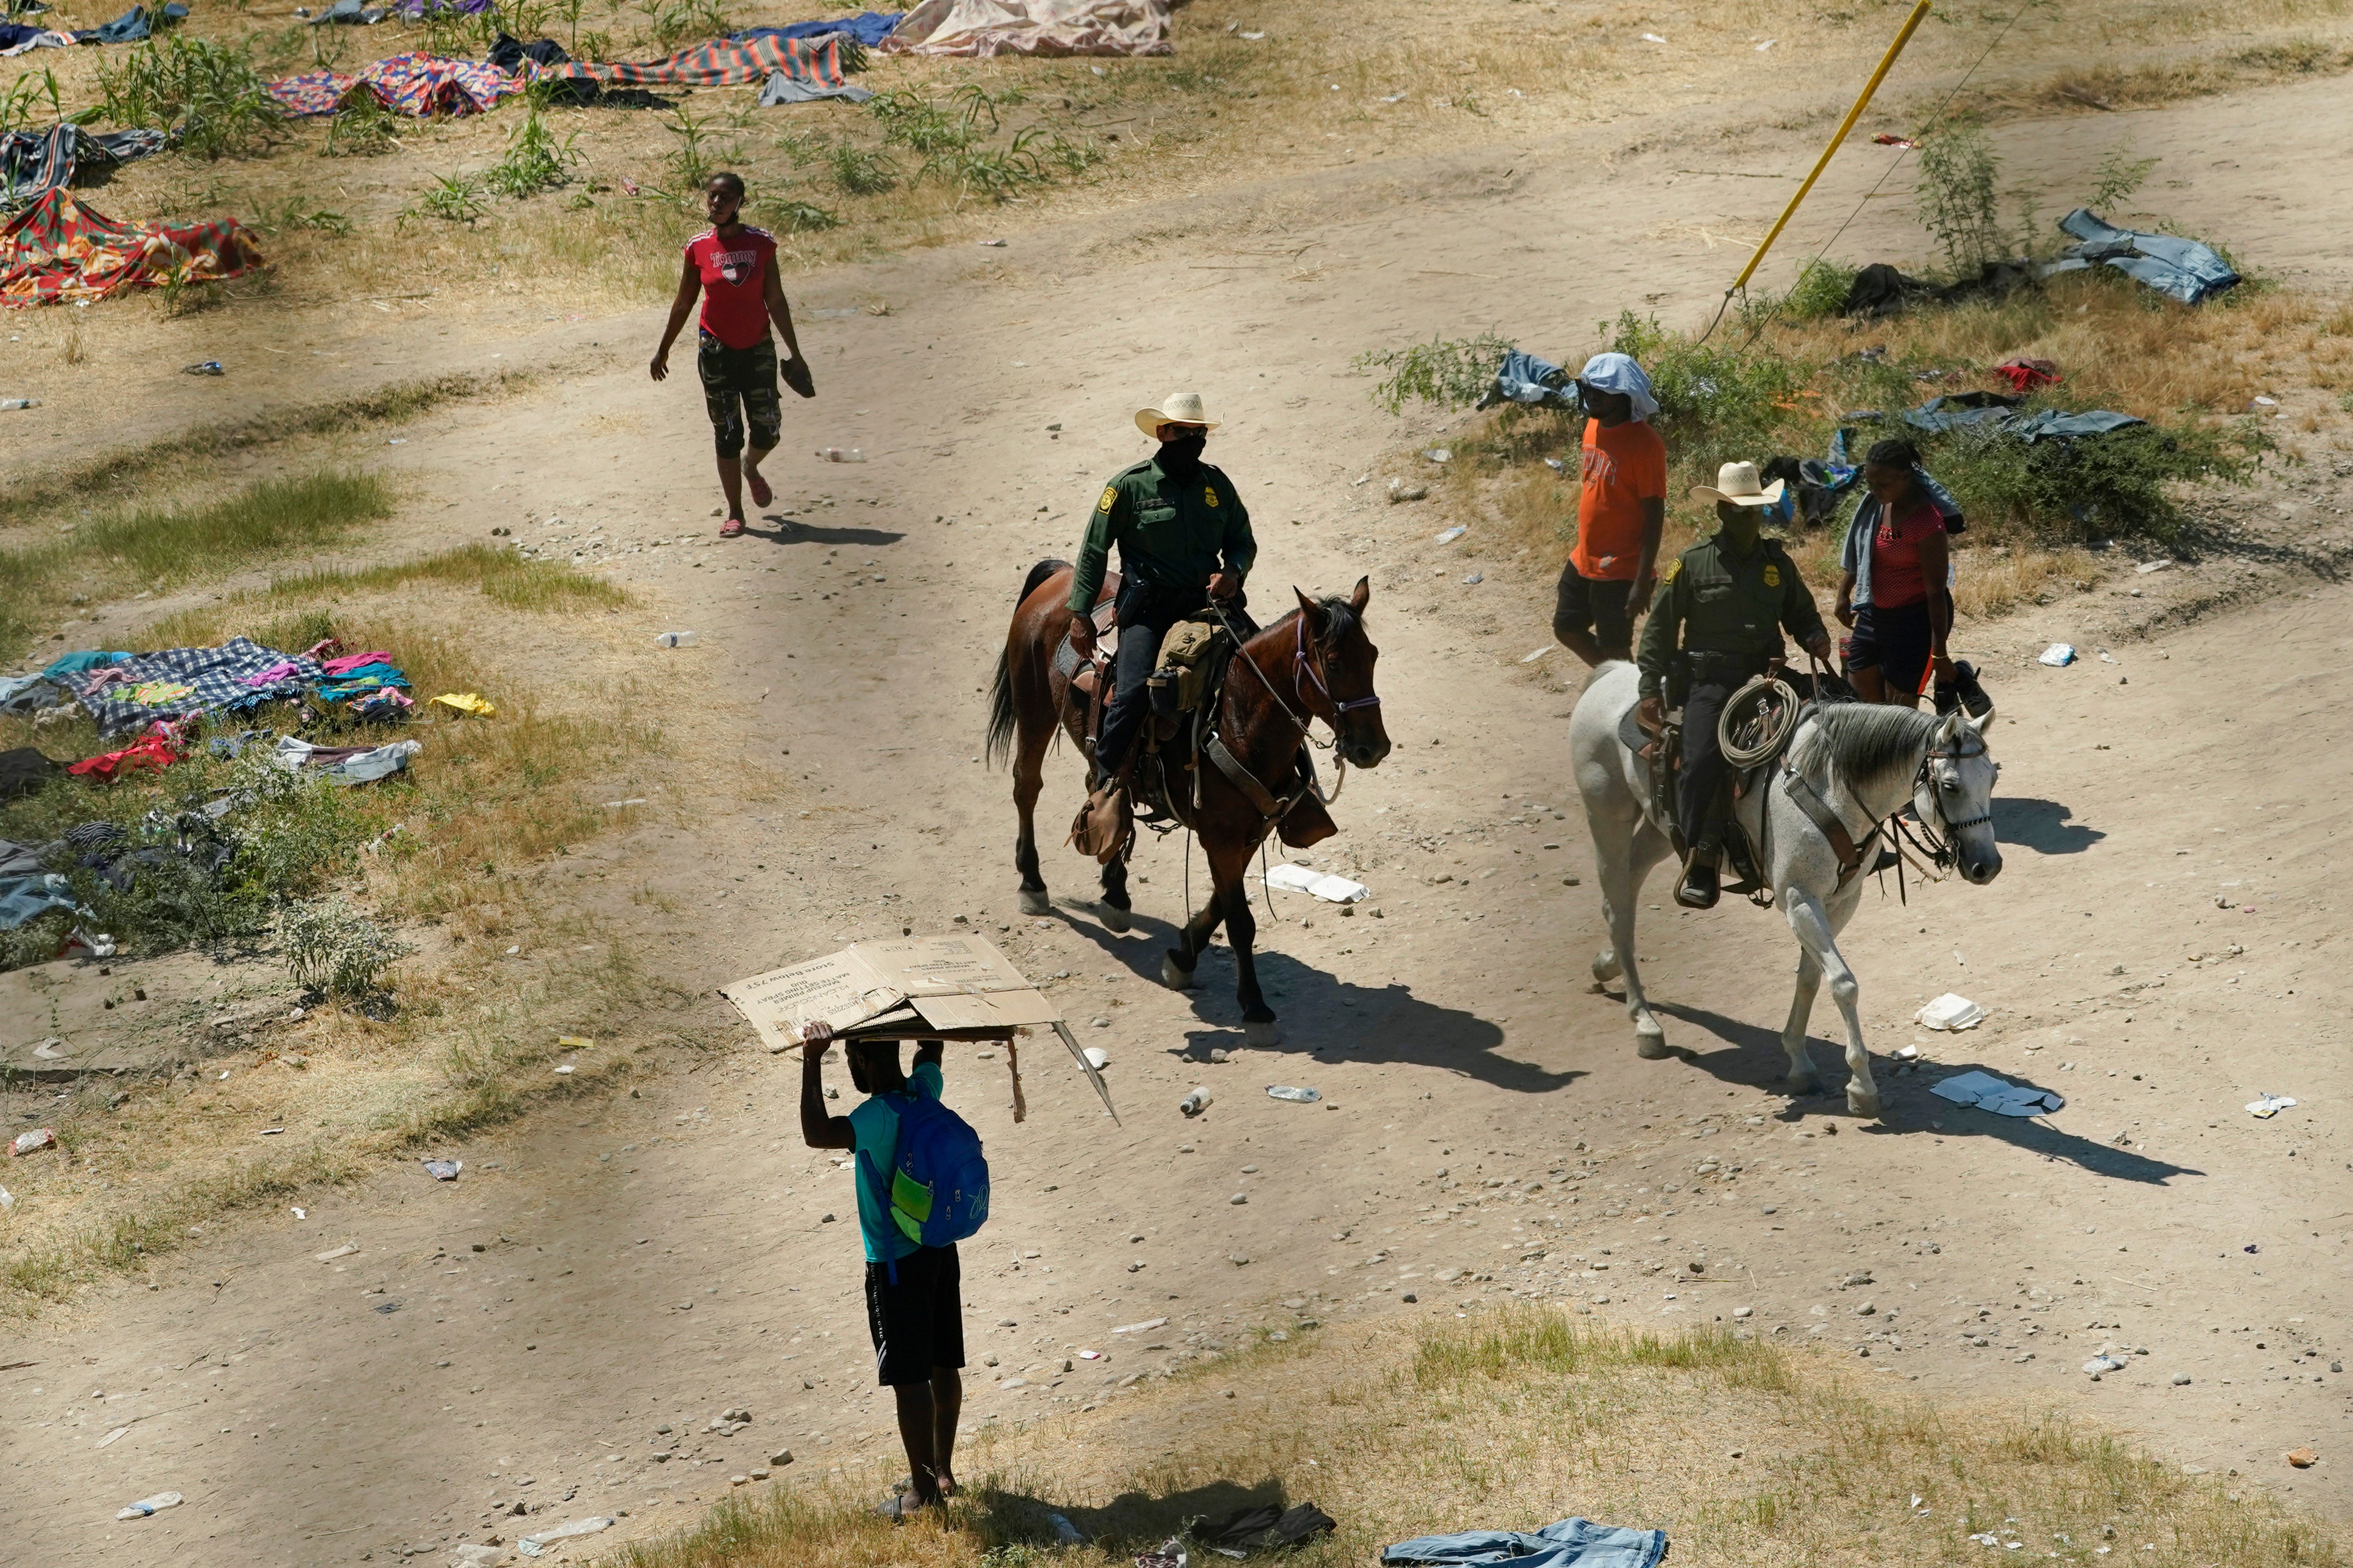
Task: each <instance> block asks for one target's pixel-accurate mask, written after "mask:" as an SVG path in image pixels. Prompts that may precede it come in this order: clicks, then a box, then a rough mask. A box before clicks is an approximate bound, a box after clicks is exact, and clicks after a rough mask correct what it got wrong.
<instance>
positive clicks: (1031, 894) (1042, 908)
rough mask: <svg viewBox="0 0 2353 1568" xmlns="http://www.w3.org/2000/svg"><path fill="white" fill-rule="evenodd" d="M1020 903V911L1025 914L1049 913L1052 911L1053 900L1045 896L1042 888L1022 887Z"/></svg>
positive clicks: (1044, 890)
mask: <svg viewBox="0 0 2353 1568" xmlns="http://www.w3.org/2000/svg"><path fill="white" fill-rule="evenodd" d="M1020 903H1021V912H1022V913H1023V914H1025V915H1050V914H1052V913H1053V912H1054V900H1052V899H1050V898H1048V897H1047V896H1046V889H1043V888H1024V889H1021V900H1020Z"/></svg>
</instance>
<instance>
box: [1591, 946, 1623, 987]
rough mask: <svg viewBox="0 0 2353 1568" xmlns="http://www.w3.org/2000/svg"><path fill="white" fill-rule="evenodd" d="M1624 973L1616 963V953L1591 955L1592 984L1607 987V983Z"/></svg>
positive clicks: (1621, 967)
mask: <svg viewBox="0 0 2353 1568" xmlns="http://www.w3.org/2000/svg"><path fill="white" fill-rule="evenodd" d="M1623 973H1626V971H1625V969H1624V967H1623V966H1622V965H1620V963H1619V962H1618V955H1617V954H1616V953H1614V952H1597V953H1595V954H1594V955H1593V984H1596V985H1607V984H1609V982H1611V981H1612V980H1615V979H1617V978H1618V977H1619V976H1620V974H1623Z"/></svg>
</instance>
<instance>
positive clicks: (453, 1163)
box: [417, 1160, 466, 1182]
mask: <svg viewBox="0 0 2353 1568" xmlns="http://www.w3.org/2000/svg"><path fill="white" fill-rule="evenodd" d="M417 1163H419V1164H421V1165H423V1166H424V1167H425V1173H426V1174H427V1175H428V1176H431V1177H432V1178H433V1179H434V1180H435V1181H437V1182H454V1181H456V1180H457V1179H458V1173H459V1172H460V1171H462V1170H464V1169H465V1168H466V1162H465V1161H463V1160H420V1161H418V1162H417Z"/></svg>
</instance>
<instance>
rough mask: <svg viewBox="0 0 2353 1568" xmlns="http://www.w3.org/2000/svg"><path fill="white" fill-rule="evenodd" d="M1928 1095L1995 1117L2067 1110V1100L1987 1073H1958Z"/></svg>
mask: <svg viewBox="0 0 2353 1568" xmlns="http://www.w3.org/2000/svg"><path fill="white" fill-rule="evenodd" d="M1928 1092H1929V1093H1930V1094H1933V1095H1935V1096H1936V1097H1937V1098H1938V1099H1939V1100H1951V1101H1953V1103H1955V1104H1956V1105H1973V1106H1975V1107H1977V1108H1978V1110H1990V1111H1992V1112H1993V1113H1994V1114H1995V1115H1997V1116H2043V1115H2048V1114H2050V1113H2052V1112H2053V1111H2059V1110H2066V1109H2067V1102H2066V1100H2063V1099H2062V1098H2060V1097H2059V1096H2058V1095H2056V1094H2054V1093H2052V1091H2051V1090H2049V1089H2036V1088H2035V1087H2034V1086H2033V1085H2031V1084H2020V1083H2005V1082H2004V1081H2002V1080H2001V1079H1998V1078H1996V1077H1994V1076H1993V1074H1991V1073H1989V1072H1965V1073H1957V1074H1956V1075H1954V1076H1953V1077H1951V1078H1948V1079H1944V1080H1943V1081H1942V1082H1940V1083H1937V1084H1936V1085H1934V1086H1933V1087H1931V1088H1930V1089H1929V1090H1928Z"/></svg>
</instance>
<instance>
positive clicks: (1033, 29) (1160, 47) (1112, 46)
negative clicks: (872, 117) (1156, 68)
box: [881, 0, 1176, 57]
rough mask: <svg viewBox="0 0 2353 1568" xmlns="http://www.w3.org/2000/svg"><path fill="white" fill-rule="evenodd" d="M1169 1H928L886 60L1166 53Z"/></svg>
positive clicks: (905, 23)
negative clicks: (941, 56) (890, 58)
mask: <svg viewBox="0 0 2353 1568" xmlns="http://www.w3.org/2000/svg"><path fill="white" fill-rule="evenodd" d="M1168 10H1169V6H1168V0H923V4H922V5H918V6H916V7H915V8H914V9H913V10H912V11H910V12H908V13H907V14H906V16H902V17H901V18H900V21H899V25H898V26H897V27H895V28H893V29H892V33H891V36H890V37H887V38H884V39H883V40H882V43H881V50H882V52H883V53H884V54H886V55H961V56H966V57H983V56H989V55H1166V54H1174V53H1175V52H1176V50H1175V47H1173V46H1172V45H1171V44H1170V43H1169V42H1168Z"/></svg>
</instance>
